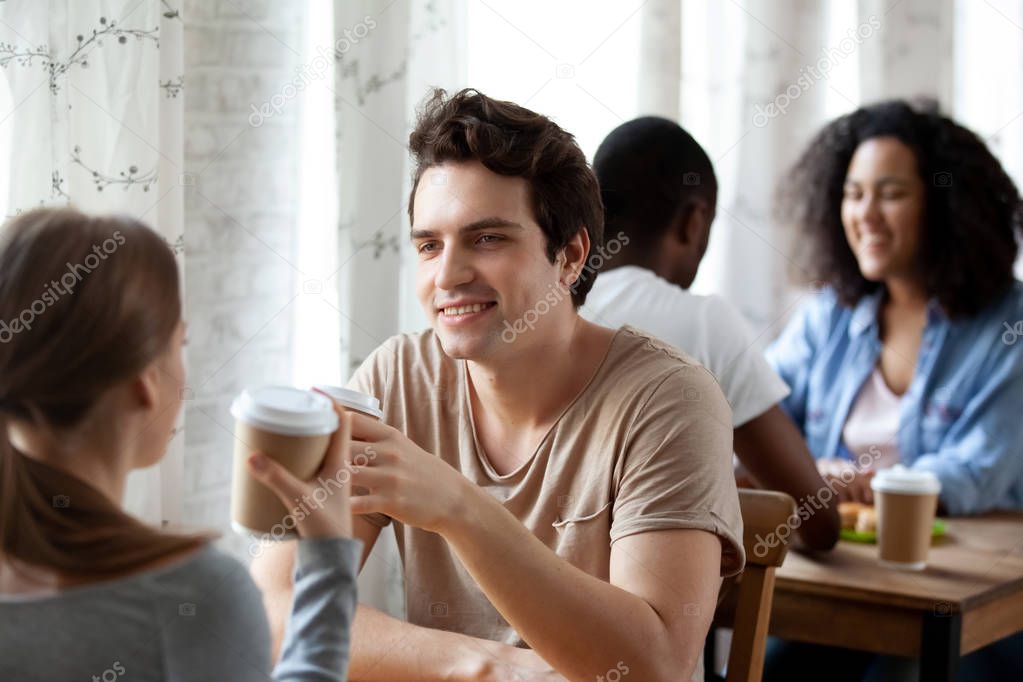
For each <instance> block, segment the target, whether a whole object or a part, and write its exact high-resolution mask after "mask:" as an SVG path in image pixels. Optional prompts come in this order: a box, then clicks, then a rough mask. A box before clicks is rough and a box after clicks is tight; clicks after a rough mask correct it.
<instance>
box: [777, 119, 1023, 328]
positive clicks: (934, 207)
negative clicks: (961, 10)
mask: <svg viewBox="0 0 1023 682" xmlns="http://www.w3.org/2000/svg"><path fill="white" fill-rule="evenodd" d="M876 137H894V138H896V139H898V140H899V141H900V142H902V143H903V144H905V145H906V146H907V147H909V148H910V149H911V150H913V153H914V154H915V155H916V160H917V169H918V172H919V174H920V178H921V180H923V184H924V188H925V197H924V210H923V216H922V218H921V220H922V226H921V247H920V248H921V252H920V254H919V258H920V261H921V266H922V271H923V273H924V285H925V287H926V290H927V293H928V295H929V296H931V297H936V298H937V300H938V302H939V303H940V304H941V306H942V307H943V308H944V310H945V312H946V313H947V314H948V315H949V316H950V317H968V316H972V315H975V314H977V313H978V312H980V310H982V309H983V308H984V307H985V306H986V305H988V304H989V303H991V302H992V301H993V300H995V299H996V298H997V297H998V296H999V295H1000V294H1003V293H1004V292H1005V291H1006V290H1008V288H1009V287H1010V286H1011V284H1012V281H1013V272H1012V268H1013V263H1014V262H1015V260H1016V253H1017V250H1018V246H1017V242H1016V237H1017V235H1018V234H1020V232H1021V231H1023V227H1021V226H1023V202H1021V199H1020V194H1019V191H1018V190H1017V189H1016V185H1015V184H1013V182H1012V179H1011V178H1009V176H1008V174H1006V172H1005V169H1003V168H1002V165H1001V163H999V162H998V159H996V158H995V157H994V155H993V154H992V153H991V152H990V150H988V148H987V145H985V144H984V141H983V140H981V139H980V138H979V137H978V136H977V135H976V134H974V133H973V132H971V131H970V130H967V129H966V128H964V127H963V126H961V125H959V124H958V123H956V122H955V121H953V120H951V119H950V118H947V117H945V116H942V115H941V114H940V113H939V112H938V111H937V107H936V106H935V105H934V103H933V102H930V101H925V102H921V103H919V104H910V103H908V102H906V101H903V100H891V101H886V102H881V103H878V104H874V105H872V106H868V107H862V108H860V109H857V110H856V111H854V112H852V113H851V114H847V115H845V116H842V117H841V118H838V119H836V120H835V121H833V122H832V123H830V124H829V125H828V126H826V127H825V128H824V129H823V130H822V131H821V132H820V133H818V134H817V136H816V137H815V138H814V139H813V141H811V142H810V146H809V147H808V148H807V150H806V151H805V152H804V153H803V155H802V157H800V159H799V160H798V161H797V162H796V165H795V166H794V167H793V169H792V171H791V173H790V175H789V176H788V178H787V180H786V181H785V184H784V185H783V186H781V187H780V188H779V209H780V210H779V217H780V218H781V220H782V221H783V222H784V223H787V224H792V225H795V226H796V227H797V228H799V230H800V231H801V232H803V233H804V234H805V236H806V237H807V239H805V240H801V242H802V244H803V245H804V246H805V248H808V249H809V253H804V254H803V255H804V256H808V257H807V258H805V259H803V260H805V266H806V270H807V271H808V272H809V274H810V276H811V277H812V278H814V279H816V280H818V281H820V282H823V283H827V284H829V285H831V286H832V287H833V288H834V289H835V292H836V293H837V295H838V298H839V300H840V301H841V302H842V303H843V304H844V305H847V306H853V305H855V304H856V302H857V301H859V300H860V299H861V298H862V297H863V296H864V295H867V294H869V293H871V292H873V291H876V290H877V289H878V288H879V287H881V286H883V283H881V282H871V281H868V280H867V279H866V278H865V277H864V276H863V275H862V274H861V273H860V268H859V265H858V263H857V261H856V257H855V255H854V254H853V252H852V249H850V248H849V243H848V241H847V240H846V236H845V230H844V229H843V227H842V219H841V207H842V196H843V186H844V184H845V177H846V172H847V171H848V168H849V163H850V161H851V160H852V157H853V153H854V152H855V151H856V148H857V147H859V145H860V144H861V143H863V142H865V141H866V140H869V139H871V138H876Z"/></svg>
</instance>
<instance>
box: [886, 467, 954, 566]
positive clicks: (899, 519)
mask: <svg viewBox="0 0 1023 682" xmlns="http://www.w3.org/2000/svg"><path fill="white" fill-rule="evenodd" d="M870 487H871V488H872V489H873V491H874V504H875V505H876V506H877V545H878V556H879V559H880V562H881V565H882V566H888V567H889V568H899V569H903V570H910V571H921V570H923V569H924V567H926V566H927V552H928V550H929V549H930V546H931V530H932V526H933V525H934V513H935V511H936V509H937V507H938V493H940V492H941V482H940V481H938V477H937V476H935V475H934V474H932V473H931V472H929V471H914V470H912V469H907V468H905V467H903V466H900V465H896V466H894V467H892V468H891V469H882V470H881V471H878V472H877V474H876V475H875V476H874V478H873V480H872V481H871V482H870Z"/></svg>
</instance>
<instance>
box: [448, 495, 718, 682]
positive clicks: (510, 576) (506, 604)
mask: <svg viewBox="0 0 1023 682" xmlns="http://www.w3.org/2000/svg"><path fill="white" fill-rule="evenodd" d="M472 502H473V503H472V505H471V506H470V508H469V509H467V510H466V514H465V516H464V517H463V518H464V521H463V522H461V523H459V524H458V526H457V528H452V529H449V530H446V531H445V532H444V533H443V535H444V538H445V540H447V542H448V544H449V545H450V546H451V547H452V549H453V550H454V552H455V553H456V554H457V555H458V558H459V559H460V560H461V562H462V564H463V565H464V566H465V567H466V569H467V570H468V571H469V573H470V574H471V575H472V576H473V578H474V579H475V580H476V582H477V583H479V585H480V587H481V588H482V590H483V592H484V593H485V594H486V595H487V597H488V598H489V599H490V601H491V603H493V605H494V607H495V608H496V609H497V610H498V611H499V612H500V613H501V615H502V616H504V618H505V619H506V620H507V621H508V622H509V624H510V625H511V626H512V627H514V628H515V630H516V631H517V632H518V633H519V635H520V636H521V637H522V638H523V640H525V641H526V642H527V643H528V644H529V645H530V646H531V647H532V648H533V650H535V651H536V652H537V654H539V655H540V656H542V657H543V658H544V659H545V660H547V661H548V662H550V663H551V664H552V665H553V666H554V667H555V669H557V670H558V671H559V672H560V673H561V674H563V675H564V676H565V677H567V678H568V679H570V680H593V679H599V678H600V676H602V675H605V674H607V671H609V670H613V669H616V667H617V666H618V665H619V664H620V663H622V662H623V661H625V662H627V664H628V665H629V668H630V669H631V671H632V672H633V673H635V676H636V679H642V680H651V681H656V680H663V679H677V678H678V670H679V668H680V666H684V665H686V664H687V663H686V662H684V661H681V660H679V652H678V650H677V646H676V644H675V642H674V641H673V640H672V638H671V636H670V633H669V632H668V629H667V627H666V625H665V623H664V621H663V620H662V619H661V617H660V616H659V615H658V613H657V612H656V611H655V610H654V609H653V607H651V606H650V604H648V603H647V602H646V601H644V600H643V599H641V598H640V597H638V596H636V595H634V594H632V593H630V592H628V591H626V590H623V589H621V588H619V587H616V586H614V585H611V584H609V583H607V582H605V581H603V580H601V579H599V578H596V577H594V576H592V575H589V574H588V573H586V572H584V571H581V570H579V569H578V568H576V567H575V566H572V565H571V564H570V563H568V562H566V561H564V560H563V559H562V558H561V557H559V556H557V555H556V554H555V553H554V552H552V551H551V550H550V549H549V548H548V547H547V546H546V545H544V544H543V543H542V542H540V540H539V539H537V538H536V536H534V535H533V534H532V533H531V532H530V531H529V529H527V528H526V527H525V526H523V525H522V524H521V523H520V522H519V521H518V519H516V518H515V517H514V516H512V515H511V513H509V512H508V511H507V510H506V509H505V508H504V507H503V506H501V505H500V503H498V502H496V500H493V498H491V497H490V496H489V495H487V494H486V493H482V494H481V495H479V496H478V498H477V499H474V500H473V501H472ZM701 647H702V640H701Z"/></svg>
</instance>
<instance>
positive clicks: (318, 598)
mask: <svg viewBox="0 0 1023 682" xmlns="http://www.w3.org/2000/svg"><path fill="white" fill-rule="evenodd" d="M297 544H298V566H297V569H296V570H295V590H294V600H293V604H292V607H291V617H290V618H289V619H288V623H287V627H286V634H285V637H284V643H283V645H282V648H281V660H280V663H278V664H277V666H276V667H275V668H274V671H273V679H274V682H313V681H314V680H322V681H323V682H328V681H333V680H337V681H339V682H340V681H342V680H345V679H347V671H348V662H349V648H350V642H351V630H352V620H353V617H354V615H355V603H356V596H355V595H356V589H357V588H356V573H357V566H358V562H359V548H360V543H359V542H357V541H354V540H351V539H348V538H331V537H326V538H304V539H302V540H299V541H298V543H297Z"/></svg>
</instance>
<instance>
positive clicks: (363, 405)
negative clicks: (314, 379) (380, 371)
mask: <svg viewBox="0 0 1023 682" xmlns="http://www.w3.org/2000/svg"><path fill="white" fill-rule="evenodd" d="M316 390H318V391H323V392H324V393H326V394H327V395H329V396H330V397H331V398H333V399H334V400H336V401H338V402H339V403H341V405H343V406H344V407H345V409H349V410H353V411H355V412H361V413H362V414H364V415H366V416H369V417H373V418H374V419H381V420H382V419H383V418H384V411H383V410H381V409H380V401H379V400H377V398H376V397H374V396H371V395H368V394H366V393H360V392H358V391H353V390H352V389H350V388H342V387H341V386H316Z"/></svg>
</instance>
